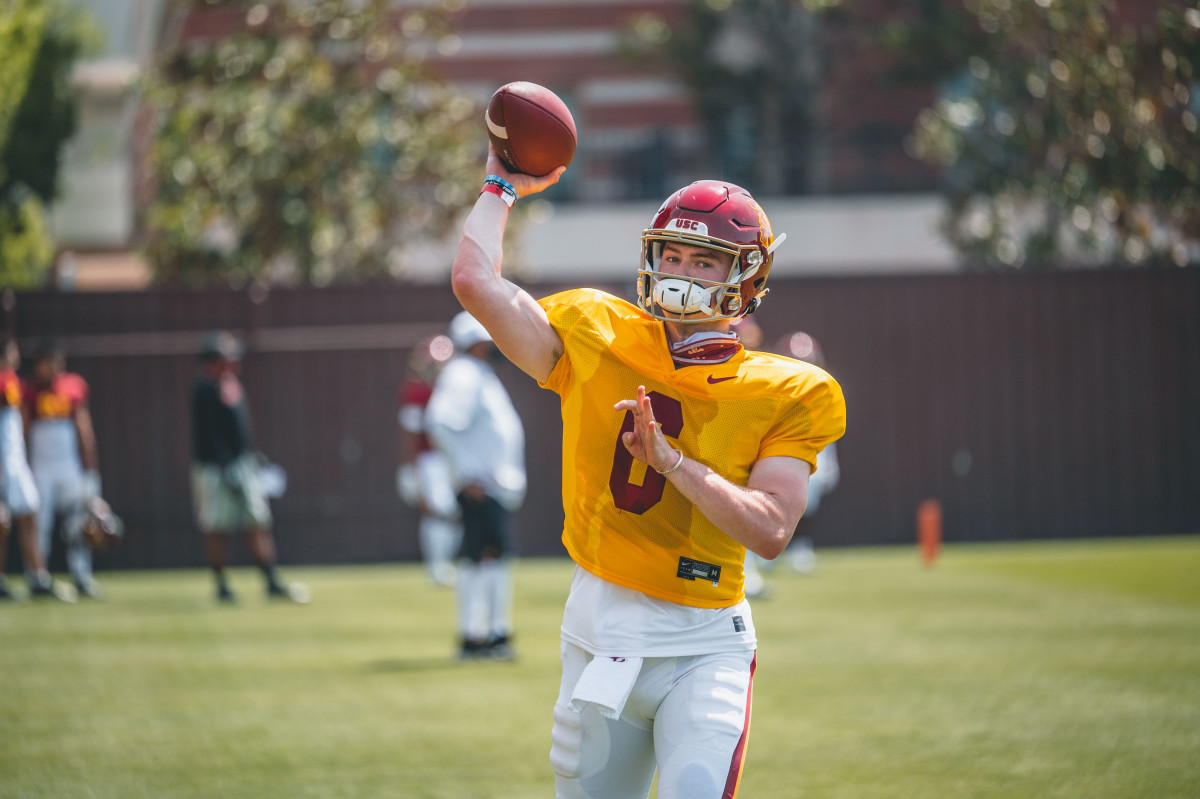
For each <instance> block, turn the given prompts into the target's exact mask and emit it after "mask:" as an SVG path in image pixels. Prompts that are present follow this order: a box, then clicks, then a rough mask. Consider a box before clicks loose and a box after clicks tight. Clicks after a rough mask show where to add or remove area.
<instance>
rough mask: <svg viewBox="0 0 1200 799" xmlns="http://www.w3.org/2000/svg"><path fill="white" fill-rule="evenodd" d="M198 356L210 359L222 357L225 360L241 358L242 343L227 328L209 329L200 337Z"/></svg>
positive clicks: (238, 359)
mask: <svg viewBox="0 0 1200 799" xmlns="http://www.w3.org/2000/svg"><path fill="white" fill-rule="evenodd" d="M200 357H201V358H202V359H203V360H206V361H211V360H216V359H217V358H223V359H225V360H227V361H240V360H241V359H242V344H241V342H239V341H238V340H237V336H235V335H233V334H232V333H230V332H229V331H228V330H210V331H209V332H207V333H205V334H204V338H202V339H200Z"/></svg>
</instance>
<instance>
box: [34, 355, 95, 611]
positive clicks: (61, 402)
mask: <svg viewBox="0 0 1200 799" xmlns="http://www.w3.org/2000/svg"><path fill="white" fill-rule="evenodd" d="M32 360H33V375H32V379H31V380H30V381H29V383H28V384H27V386H26V392H25V407H26V414H27V419H28V422H29V463H30V466H31V467H32V469H33V480H34V483H35V484H36V485H37V490H38V495H39V496H40V497H41V501H42V510H41V513H40V514H39V515H38V546H39V548H40V549H41V553H42V558H43V559H44V560H45V561H46V563H49V562H50V551H51V547H52V546H53V539H54V530H55V526H56V524H57V523H58V522H59V521H61V522H62V529H63V537H64V539H65V542H66V547H67V568H68V569H69V571H70V572H71V579H72V580H73V581H74V583H75V587H76V589H78V591H79V593H80V594H81V595H82V596H87V597H91V598H93V599H99V598H100V587H99V586H98V585H97V584H96V580H95V578H94V577H93V576H92V547H91V542H90V540H89V538H88V537H87V535H86V534H85V533H84V529H83V528H84V526H85V522H86V519H87V515H88V511H87V507H88V504H89V503H90V502H91V501H92V500H93V499H96V498H98V497H99V496H100V471H99V468H100V464H99V460H98V458H97V454H96V434H95V431H94V429H93V427H92V416H91V412H90V411H89V409H88V384H87V382H86V381H85V380H84V379H83V378H82V377H80V376H79V375H77V374H74V373H71V372H68V371H67V370H66V357H65V355H64V353H63V349H62V347H61V346H60V345H58V344H57V343H54V342H46V343H44V344H42V345H41V346H40V347H39V348H38V349H37V351H36V352H34V354H33V359H32Z"/></svg>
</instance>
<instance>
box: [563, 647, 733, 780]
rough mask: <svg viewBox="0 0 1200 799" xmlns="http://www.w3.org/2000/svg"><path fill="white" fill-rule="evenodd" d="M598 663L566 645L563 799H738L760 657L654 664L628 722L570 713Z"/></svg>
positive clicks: (640, 683) (630, 704)
mask: <svg viewBox="0 0 1200 799" xmlns="http://www.w3.org/2000/svg"><path fill="white" fill-rule="evenodd" d="M591 660H592V655H590V654H589V653H588V652H586V651H584V650H583V649H580V648H579V647H577V646H575V645H573V644H570V643H567V642H565V641H564V642H563V645H562V684H561V686H560V688H559V695H558V701H557V702H556V703H555V706H554V729H553V731H552V733H551V740H552V745H551V750H550V762H551V765H552V767H553V768H554V771H555V773H556V775H557V776H556V779H555V788H556V793H555V796H556V797H557V798H558V799H630V797H645V796H647V794H649V792H650V784H651V781H652V780H653V779H654V772H655V769H656V768H657V770H658V796H659V799H731V798H732V797H735V796H736V795H737V789H738V785H739V783H740V782H741V776H742V764H743V762H744V757H745V752H746V741H747V739H748V737H749V732H750V706H751V694H752V691H751V688H752V685H753V679H754V665H755V653H754V652H752V651H746V652H724V653H721V654H713V655H693V656H689V657H656V658H649V657H648V658H645V659H644V661H643V663H642V668H641V672H640V673H639V674H638V677H637V680H636V682H634V684H633V689H632V691H631V692H630V694H629V698H628V700H626V702H625V705H624V708H623V709H622V711H621V715H620V718H619V719H616V720H611V719H607V718H605V717H604V716H602V715H600V712H599V711H598V710H597V709H596V707H595V706H594V705H588V706H587V707H586V708H585V709H584V710H583V712H582V713H577V712H575V711H574V710H572V709H571V708H570V707H569V705H570V701H571V696H572V694H573V693H574V691H575V685H576V683H577V682H578V681H579V677H580V675H581V674H582V673H583V669H584V667H585V666H587V664H588V663H589V662H591Z"/></svg>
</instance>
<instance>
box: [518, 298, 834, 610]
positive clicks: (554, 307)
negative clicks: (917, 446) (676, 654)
mask: <svg viewBox="0 0 1200 799" xmlns="http://www.w3.org/2000/svg"><path fill="white" fill-rule="evenodd" d="M540 304H541V305H542V307H543V308H545V310H546V313H547V314H548V315H549V317H550V323H551V324H552V325H553V326H554V329H555V330H557V331H558V334H559V336H560V337H561V338H562V340H563V346H564V351H563V356H562V357H561V358H560V359H559V361H558V363H557V364H556V365H555V367H554V370H553V372H551V374H550V376H549V378H547V380H546V382H545V383H543V384H542V386H543V387H544V388H548V389H551V390H552V391H554V392H556V393H557V394H558V395H559V396H560V399H561V404H562V417H563V456H562V457H563V470H562V471H563V475H562V480H563V510H564V512H565V514H566V520H565V529H564V531H563V543H564V544H565V545H566V547H567V551H568V552H569V553H570V555H571V557H572V558H573V559H574V560H575V562H576V563H578V564H579V565H580V566H582V567H583V568H584V569H587V570H588V571H590V572H592V573H593V574H595V575H597V576H599V577H602V578H604V579H605V580H609V581H610V582H613V583H616V584H618V585H623V586H625V587H627V588H632V589H634V590H636V591H641V592H642V593H645V594H648V595H650V596H654V597H659V598H661V599H667V600H670V601H672V602H678V603H680V604H683V605H689V606H692V607H699V608H720V607H728V606H730V605H734V604H736V603H737V602H739V601H741V600H742V598H743V596H744V592H743V588H742V583H743V570H742V568H743V562H744V559H745V554H746V550H745V548H744V547H743V546H742V545H741V544H739V543H738V542H737V541H735V540H733V539H732V538H730V537H729V536H727V535H725V534H724V533H723V532H721V531H720V530H719V529H718V528H717V527H716V526H715V525H714V524H713V523H712V522H710V521H709V520H708V519H706V518H705V517H704V516H703V515H702V514H701V513H700V511H699V510H698V509H697V508H696V507H695V506H694V505H693V504H692V503H691V502H689V501H688V500H687V499H686V498H684V496H683V495H682V494H680V493H679V492H678V491H677V490H676V489H675V488H674V486H672V485H671V484H670V483H669V482H668V481H667V478H666V477H664V476H662V475H660V474H658V473H657V472H655V471H654V470H652V469H647V468H646V466H645V464H643V463H641V462H640V461H637V460H635V459H634V458H633V456H631V455H630V454H629V452H628V450H626V449H625V445H624V444H623V443H621V433H622V432H624V431H628V430H632V429H633V414H632V412H618V411H614V410H613V405H614V404H616V403H617V402H619V401H620V400H623V399H632V398H634V397H636V396H637V387H638V386H640V385H644V386H645V387H646V392H647V394H649V396H650V398H651V403H652V405H653V407H654V415H655V418H656V419H657V421H658V423H659V425H660V426H661V428H662V431H663V433H664V434H665V435H666V436H667V437H668V438H670V439H672V443H673V444H675V445H676V446H678V447H679V448H680V449H681V450H682V451H683V452H684V453H685V454H686V455H687V456H688V457H689V458H692V459H695V460H698V461H700V462H701V463H703V464H705V465H706V466H708V467H709V468H710V469H712V470H713V471H714V472H716V473H717V474H719V475H721V476H722V477H724V478H725V479H727V480H729V481H730V482H731V483H734V484H736V485H740V486H744V485H746V482H747V480H748V478H749V476H750V470H751V469H752V468H753V466H754V464H755V463H756V462H757V461H759V460H761V459H762V458H767V457H772V456H781V455H782V456H787V457H792V458H799V459H801V460H805V461H807V462H808V463H809V464H812V465H813V468H814V469H815V468H816V459H817V453H818V452H820V451H821V450H822V449H823V448H824V447H825V446H826V445H827V444H829V443H830V442H832V441H835V440H836V439H838V438H840V437H841V435H842V433H843V432H844V431H845V427H846V406H845V401H844V400H843V398H842V391H841V388H840V387H839V386H838V384H837V382H836V381H834V379H833V378H832V377H830V376H829V375H828V374H826V373H825V372H824V371H822V370H821V369H819V368H817V367H815V366H812V365H811V364H807V363H804V362H801V361H796V360H792V359H790V358H784V357H782V356H777V355H768V354H765V353H760V352H749V351H746V350H741V351H739V352H738V353H737V354H736V355H735V356H734V357H733V358H732V359H730V360H728V361H726V362H724V363H713V364H707V365H692V366H685V367H682V368H678V369H677V368H676V367H675V363H674V361H672V359H671V353H670V350H669V347H668V343H667V338H666V331H665V329H664V327H663V323H662V322H659V321H657V320H655V319H653V318H652V317H650V316H649V315H648V314H646V313H644V312H643V311H642V310H640V309H639V308H637V307H635V306H633V305H631V304H630V303H627V302H625V301H624V300H621V299H618V298H616V297H613V296H612V295H610V294H606V293H604V292H601V291H596V290H593V289H577V290H573V291H566V292H563V293H561V294H555V295H553V296H551V297H547V298H545V299H543V300H541V301H540Z"/></svg>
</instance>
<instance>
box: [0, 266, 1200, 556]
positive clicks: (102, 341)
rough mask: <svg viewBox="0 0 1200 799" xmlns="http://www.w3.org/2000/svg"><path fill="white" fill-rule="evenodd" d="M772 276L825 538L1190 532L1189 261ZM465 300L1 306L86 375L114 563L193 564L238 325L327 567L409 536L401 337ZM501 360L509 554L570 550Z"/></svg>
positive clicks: (322, 298) (343, 294)
mask: <svg viewBox="0 0 1200 799" xmlns="http://www.w3.org/2000/svg"><path fill="white" fill-rule="evenodd" d="M606 288H608V289H609V290H612V291H614V292H616V293H619V294H623V295H627V294H628V293H629V288H630V287H629V286H624V285H621V286H608V287H606ZM772 289H773V290H772V292H771V295H770V297H769V299H768V301H767V303H766V305H765V306H764V309H763V311H762V313H761V314H760V323H761V324H762V326H763V329H764V332H765V334H766V341H767V342H768V343H770V342H773V341H775V340H776V339H777V338H779V337H780V336H781V335H782V334H783V333H785V332H787V331H792V330H805V331H807V332H809V333H811V334H812V335H814V336H815V337H816V338H817V339H818V340H819V341H820V342H821V343H822V346H823V348H824V350H825V354H826V357H827V360H828V366H829V370H830V371H831V372H832V373H833V374H834V376H835V377H837V378H838V379H839V381H840V382H841V384H842V387H843V389H844V391H845V394H846V400H847V405H848V410H849V428H848V431H847V434H846V437H845V439H844V440H843V441H842V442H841V443H840V444H839V447H840V451H839V454H840V456H841V465H842V481H841V484H840V485H839V486H838V488H837V490H836V491H835V492H834V493H833V494H831V495H830V496H829V497H828V498H827V499H826V500H825V502H824V503H823V505H822V507H821V512H820V513H819V514H818V515H817V516H816V517H815V518H814V520H813V523H812V530H813V531H814V532H815V533H816V534H817V536H818V540H819V543H824V544H832V545H850V544H863V543H898V542H910V541H912V540H913V539H914V536H915V530H914V526H915V522H914V515H915V511H916V506H917V504H918V503H919V502H920V501H921V500H923V499H925V498H929V497H933V498H937V499H940V500H941V502H942V503H943V506H944V518H945V528H946V536H947V538H948V539H950V540H1011V539H1019V538H1047V537H1072V536H1111V535H1147V534H1177V533H1189V532H1195V531H1197V530H1198V529H1200V491H1197V490H1195V486H1197V485H1200V272H1197V271H1195V270H1170V271H1168V270H1163V271H1158V270H1142V271H1111V272H1109V271H1106V272H1057V273H1050V274H997V275H953V276H918V277H889V278H821V279H804V280H776V281H774V282H773V286H772ZM532 290H533V292H534V293H535V294H538V295H541V294H545V293H549V292H550V291H552V290H554V289H553V287H549V286H541V287H534V288H533V289H532ZM457 308H458V306H457V304H456V302H455V300H454V298H453V296H452V295H451V293H450V291H449V289H448V288H446V287H409V286H370V287H338V288H331V289H323V290H316V289H302V290H278V291H273V292H270V293H269V294H261V295H255V294H253V293H250V292H233V291H230V292H198V293H191V292H173V291H152V292H143V293H131V294H52V293H31V294H22V295H18V297H17V302H16V306H15V309H14V310H13V311H12V312H11V313H10V314H9V315H8V317H7V319H6V320H5V321H6V323H7V325H8V326H9V329H12V330H15V332H16V333H17V335H18V337H19V339H20V340H21V342H22V344H23V345H29V344H31V343H32V342H33V341H35V340H36V339H38V338H40V337H43V336H49V335H52V336H56V337H59V338H61V339H62V340H63V341H64V342H65V344H66V345H67V348H68V357H69V367H70V368H71V369H72V370H73V371H77V372H79V373H80V374H82V375H83V376H84V377H85V378H86V379H87V380H88V382H89V383H90V384H91V386H92V413H93V416H94V418H95V423H96V429H97V434H98V437H99V442H100V451H101V465H102V471H103V475H104V487H105V493H106V495H107V496H108V498H109V499H110V501H111V502H112V503H113V504H114V506H115V507H116V508H117V510H118V512H119V513H121V514H122V516H123V517H124V518H125V519H126V522H127V524H128V534H127V540H126V541H125V542H124V543H123V544H122V546H121V547H120V548H119V549H117V550H116V551H114V552H112V553H110V554H107V555H104V556H103V558H102V562H101V565H102V566H106V567H110V568H134V567H137V568H142V567H179V566H196V565H199V564H200V563H202V556H201V549H200V542H199V540H198V536H197V534H196V532H195V529H194V525H193V523H192V521H191V502H190V497H189V494H188V458H189V455H188V446H189V445H188V417H187V401H188V391H189V388H190V384H191V380H192V376H193V373H194V369H195V365H196V364H195V357H194V352H195V349H196V346H197V343H198V340H199V337H200V334H201V333H202V332H203V331H204V330H206V329H209V328H212V327H218V326H219V327H228V328H231V329H233V330H235V331H236V332H238V333H239V334H241V335H242V336H244V337H245V339H246V341H247V344H248V352H247V356H246V360H245V366H244V377H245V381H246V384H247V388H248V392H249V396H250V402H251V408H252V411H253V414H254V417H255V423H256V433H257V439H258V443H259V445H260V447H261V448H262V449H263V450H264V451H265V452H266V453H268V454H269V455H270V456H271V457H272V458H273V459H275V460H277V461H278V462H279V463H281V464H282V465H283V466H284V467H285V468H286V469H287V471H288V475H289V488H288V492H287V494H286V496H284V497H283V498H282V499H281V500H279V501H278V502H277V503H276V504H275V511H276V517H277V531H278V537H279V544H280V552H281V558H282V559H283V560H284V561H285V562H304V563H336V562H362V561H374V560H393V559H410V558H414V557H416V555H417V537H416V516H415V514H414V513H413V511H412V510H411V509H409V508H407V507H405V506H404V505H403V504H402V503H401V502H400V501H399V499H398V498H397V497H396V495H395V490H394V480H393V475H394V468H395V454H396V416H395V410H396V407H395V395H396V389H397V386H398V384H399V382H400V380H401V379H402V377H403V374H404V369H405V364H406V362H407V357H408V353H409V351H410V349H411V347H412V346H413V345H414V344H415V343H416V342H417V341H419V340H420V339H421V338H423V337H425V336H428V335H431V334H433V333H436V332H441V331H442V330H444V328H445V325H446V323H447V321H448V320H449V319H450V317H451V316H452V315H453V314H454V313H455V312H456V310H457ZM501 377H502V379H503V380H504V381H505V383H506V384H507V385H508V386H509V388H510V391H511V392H512V394H513V397H514V401H515V403H516V404H517V407H518V410H519V411H520V412H521V414H522V416H523V418H524V420H525V423H526V429H527V434H528V439H529V441H528V466H529V477H530V487H531V488H530V494H529V499H528V501H527V503H526V506H525V508H524V509H523V510H522V511H521V512H520V513H519V514H518V515H517V518H516V527H517V535H518V539H519V543H520V549H521V551H522V552H523V553H524V554H530V555H543V554H558V553H560V552H561V551H562V549H561V545H560V544H559V542H558V534H559V531H560V525H561V520H562V509H561V504H560V494H559V485H560V480H561V471H560V469H561V467H560V461H559V437H560V435H561V421H560V420H559V418H558V403H557V398H556V397H555V396H554V395H552V394H550V393H549V392H546V391H543V390H541V389H539V388H538V387H537V386H536V385H535V384H534V383H533V381H531V380H529V379H528V378H527V377H525V376H524V375H522V374H520V373H519V372H518V371H517V370H516V369H515V368H513V367H511V366H509V367H505V368H503V369H502V370H501ZM11 562H12V563H14V564H15V563H16V562H17V561H16V560H15V559H14V560H13V561H11Z"/></svg>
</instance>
